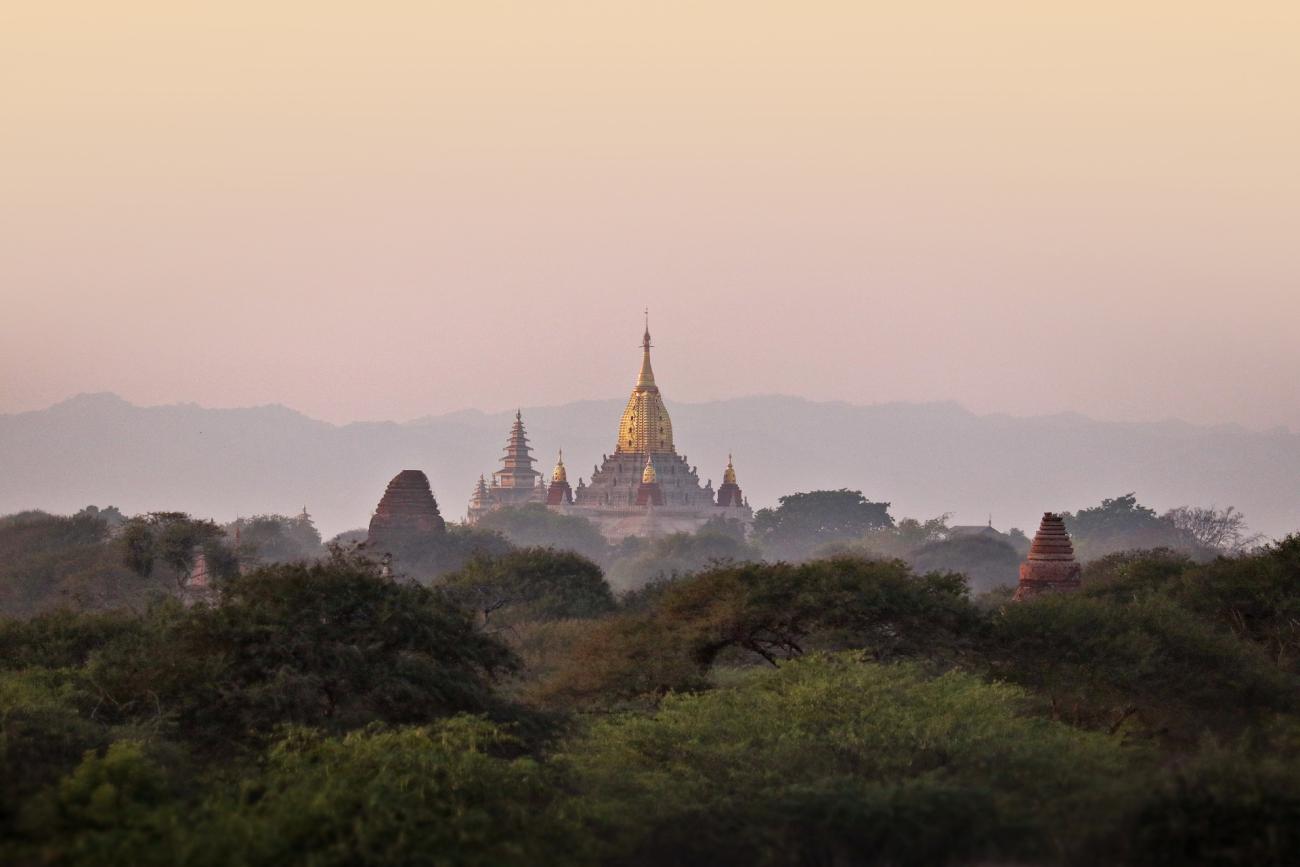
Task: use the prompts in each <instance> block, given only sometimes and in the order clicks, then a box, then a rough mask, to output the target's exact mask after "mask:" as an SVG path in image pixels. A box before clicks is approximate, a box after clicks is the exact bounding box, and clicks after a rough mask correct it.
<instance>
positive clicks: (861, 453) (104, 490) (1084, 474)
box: [0, 394, 1300, 535]
mask: <svg viewBox="0 0 1300 867" xmlns="http://www.w3.org/2000/svg"><path fill="white" fill-rule="evenodd" d="M669 406H670V408H671V410H672V413H673V424H674V433H675V437H676V440H677V443H678V447H679V449H681V450H682V451H683V452H684V453H685V454H686V455H687V456H688V457H689V458H690V460H691V462H692V463H694V464H696V465H697V466H698V467H699V471H700V475H701V477H702V478H709V477H711V478H712V479H713V480H714V483H715V484H717V483H718V482H719V481H720V479H721V476H722V468H723V467H724V466H725V463H726V457H727V452H728V451H729V450H731V451H734V452H735V456H736V457H735V460H736V469H737V472H738V473H739V477H740V485H741V487H742V488H743V489H744V491H745V494H746V495H747V496H748V497H749V499H750V502H751V504H752V505H754V507H755V508H758V507H761V506H766V505H772V504H774V503H775V501H776V498H777V497H779V496H780V495H782V494H786V493H791V492H794V491H800V490H810V489H814V488H835V487H848V488H858V489H861V490H862V491H864V492H865V493H866V494H867V495H868V496H869V497H871V498H873V499H882V500H888V501H891V502H893V504H894V508H893V513H894V515H895V516H904V515H911V516H915V517H930V516H933V515H936V514H939V513H941V512H953V513H954V515H955V518H954V520H955V521H956V522H958V523H983V522H984V521H985V520H986V519H987V517H988V516H989V514H992V517H993V522H994V524H995V525H996V526H998V527H1000V528H1004V529H1005V528H1006V527H1009V526H1020V527H1022V528H1024V529H1026V530H1029V531H1032V529H1033V528H1034V527H1035V526H1036V525H1037V518H1038V516H1039V515H1040V514H1041V513H1042V512H1043V511H1044V510H1046V509H1071V510H1073V509H1077V508H1081V507H1085V506H1089V505H1094V504H1096V503H1098V502H1100V500H1101V499H1102V498H1103V497H1109V496H1115V495H1117V494H1122V493H1125V492H1128V491H1136V492H1137V493H1138V495H1139V499H1140V500H1141V501H1142V502H1143V503H1145V504H1148V505H1151V506H1153V507H1155V508H1157V509H1161V510H1163V509H1165V508H1168V507H1171V506H1177V505H1183V504H1197V505H1210V504H1217V505H1219V506H1226V505H1229V504H1231V505H1235V506H1236V507H1237V508H1239V509H1241V510H1242V511H1244V512H1245V514H1246V516H1247V519H1248V520H1249V522H1250V525H1251V527H1252V528H1254V529H1256V530H1259V531H1262V532H1265V533H1268V534H1270V535H1282V534H1284V533H1286V532H1289V531H1295V530H1297V529H1300V434H1294V433H1290V432H1289V431H1286V430H1278V431H1270V432H1256V431H1249V430H1246V429H1244V428H1240V427H1237V426H1231V425H1224V426H1213V427H1202V426H1196V425H1191V424H1187V423H1184V422H1178V421H1168V422H1158V423H1142V424H1135V423H1116V422H1100V421H1095V420H1092V419H1088V418H1085V417H1083V416H1079V415H1073V414H1064V415H1053V416H1041V417H1034V418H1013V417H1011V416H1005V415H976V414H974V413H971V412H969V411H967V410H965V409H963V408H961V407H960V406H958V405H957V404H953V403H930V404H902V403H895V404H880V405H873V406H855V405H851V404H846V403H818V402H813V401H806V400H802V399H799V398H792V397H775V396H773V397H768V396H764V397H747V398H738V399H735V400H725V401H714V402H710V403H699V404H672V403H670V404H669ZM622 407H623V401H622V400H608V401H586V402H582V403H573V404H568V405H565V406H558V407H537V408H532V407H525V408H524V421H525V423H526V425H527V427H528V433H529V437H530V439H531V440H532V443H533V445H534V447H535V448H536V449H537V452H536V456H537V457H538V459H539V461H540V465H541V468H542V469H544V470H546V471H547V472H548V473H549V471H550V469H551V467H552V465H553V464H554V460H555V452H556V449H557V448H561V447H562V448H563V449H564V454H565V463H566V465H567V466H568V468H569V477H570V480H571V481H572V482H573V483H575V484H576V483H577V479H578V477H579V476H583V477H586V476H589V475H590V473H591V467H592V465H593V464H595V463H598V462H599V461H600V459H601V456H602V454H603V453H604V452H606V451H608V450H609V449H610V448H611V447H612V446H613V442H612V440H613V437H614V433H615V431H616V428H617V423H618V417H619V413H620V412H621V410H622ZM511 416H512V413H508V412H502V413H483V412H478V411H461V412H454V413H449V414H446V415H440V416H431V417H428V418H423V419H419V420H416V421H413V422H407V423H400V424H399V423H394V422H358V423H354V424H347V425H333V424H329V423H326V422H322V421H317V420H314V419H311V418H308V417H307V416H304V415H302V414H301V413H298V412H295V411H293V410H290V409H287V408H285V407H283V406H278V405H275V406H261V407H253V408H249V409H205V408H203V407H200V406H197V405H194V404H180V405H173V406H156V407H137V406H133V405H132V404H130V403H127V402H126V401H124V400H122V399H121V398H119V397H116V396H114V395H111V394H93V395H81V396H79V397H75V398H72V399H70V400H67V401H64V402H63V403H60V404H57V405H55V406H52V407H50V408H49V409H45V410H40V411H36V412H26V413H18V414H13V415H0V513H8V512H13V511H18V510H21V509H28V508H42V509H47V510H50V511H55V512H70V511H75V510H77V509H79V508H81V507H82V506H84V505H86V504H88V503H94V504H97V505H100V506H104V505H109V504H112V505H117V506H118V507H120V508H121V509H123V510H124V511H126V512H141V511H147V510H161V509H175V510H184V511H189V512H192V513H194V514H197V515H203V516H208V517H214V518H217V519H219V520H228V519H231V518H234V517H235V516H237V515H249V514H254V513H260V512H283V513H289V512H297V510H298V509H300V508H302V507H303V506H304V505H306V506H307V508H308V509H309V510H310V511H311V513H312V514H313V515H314V516H315V517H316V520H317V524H318V525H319V526H320V527H321V529H322V531H323V532H325V533H326V534H327V535H329V534H332V533H335V532H338V531H341V530H345V529H349V528H353V527H360V526H364V525H365V524H366V522H367V521H368V520H369V517H370V511H371V509H373V508H374V506H375V503H376V502H378V500H379V496H380V494H382V493H383V490H384V485H385V484H386V483H387V481H388V480H389V478H391V477H392V476H393V475H395V474H396V473H397V472H398V471H399V470H402V469H406V468H418V469H423V470H424V471H425V472H426V473H428V475H429V479H430V481H431V482H432V483H433V486H434V493H435V494H436V496H437V498H438V503H439V505H440V506H441V508H442V511H443V514H444V516H446V517H448V518H449V519H453V520H456V519H459V518H461V517H462V516H463V515H464V511H465V504H466V501H467V500H468V498H469V494H470V491H471V489H472V488H473V484H474V482H475V480H476V479H477V478H478V475H479V473H481V472H482V473H490V472H491V471H492V470H493V469H496V468H497V467H498V466H499V464H498V463H497V459H498V458H499V457H500V454H501V448H502V446H503V445H504V443H505V439H506V433H507V432H508V430H509V427H510V419H511Z"/></svg>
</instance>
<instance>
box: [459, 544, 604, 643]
mask: <svg viewBox="0 0 1300 867" xmlns="http://www.w3.org/2000/svg"><path fill="white" fill-rule="evenodd" d="M440 586H441V587H442V588H444V589H445V590H446V591H447V592H448V593H449V594H451V595H452V596H453V598H455V599H456V600H457V601H459V602H460V603H461V604H462V605H465V606H466V607H467V608H470V609H472V610H475V611H478V612H479V613H480V614H481V615H482V617H483V622H484V623H485V624H486V623H492V624H494V625H495V624H498V623H504V624H510V623H516V622H519V621H521V620H555V619H561V618H568V617H595V616H597V615H600V614H604V613H606V612H609V611H612V610H613V609H614V596H613V594H612V593H611V592H610V589H609V584H608V583H606V581H605V577H604V575H602V574H601V571H600V567H599V566H597V565H596V564H595V563H593V562H591V561H590V560H588V559H587V558H586V557H583V556H581V555H580V554H575V553H574V552H572V551H557V550H555V549H554V548H521V549H517V550H514V551H510V552H509V553H506V554H502V555H499V556H496V557H490V556H479V557H475V558H473V559H471V560H470V561H469V563H467V564H466V565H465V567H464V568H462V569H460V570H458V571H456V572H453V573H451V574H450V575H448V576H446V577H445V578H444V579H443V580H442V581H441V582H440Z"/></svg>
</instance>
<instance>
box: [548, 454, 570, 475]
mask: <svg viewBox="0 0 1300 867" xmlns="http://www.w3.org/2000/svg"><path fill="white" fill-rule="evenodd" d="M568 480H569V474H568V471H566V470H565V469H564V449H560V457H559V459H558V460H557V461H556V462H555V470H554V471H553V472H552V473H551V481H553V482H567V481H568Z"/></svg>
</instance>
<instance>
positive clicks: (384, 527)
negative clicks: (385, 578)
mask: <svg viewBox="0 0 1300 867" xmlns="http://www.w3.org/2000/svg"><path fill="white" fill-rule="evenodd" d="M446 532H447V525H446V523H445V522H444V521H443V520H442V515H441V514H439V512H438V502H437V501H436V500H435V499H434V498H433V489H432V488H430V487H429V478H428V476H426V475H425V474H424V473H422V472H421V471H419V470H402V471H401V472H400V473H398V474H397V475H396V476H393V480H392V481H391V482H389V483H388V488H387V489H386V490H385V491H384V496H383V498H382V499H380V501H379V506H378V507H377V508H376V509H375V514H374V516H373V517H372V518H371V519H370V532H369V534H368V535H367V537H366V548H367V550H370V551H372V552H377V553H393V552H395V551H399V550H405V549H407V548H409V547H410V546H411V545H413V544H419V543H420V542H424V541H427V540H428V539H429V537H431V536H441V535H443V534H444V533H446Z"/></svg>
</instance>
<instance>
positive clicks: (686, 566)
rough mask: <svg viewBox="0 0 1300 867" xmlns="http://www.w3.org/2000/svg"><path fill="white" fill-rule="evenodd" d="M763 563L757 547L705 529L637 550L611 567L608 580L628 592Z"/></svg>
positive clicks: (660, 540)
mask: <svg viewBox="0 0 1300 867" xmlns="http://www.w3.org/2000/svg"><path fill="white" fill-rule="evenodd" d="M761 559H762V554H761V552H760V551H759V550H758V547H757V546H755V545H751V544H749V543H747V542H745V540H744V539H743V538H738V537H737V536H736V535H735V534H734V533H732V532H718V531H717V529H716V527H715V528H713V529H709V528H704V529H701V530H700V531H699V532H696V533H672V534H669V535H667V536H662V537H660V538H657V539H652V540H650V541H649V542H647V543H645V544H644V545H640V546H638V547H637V548H636V549H635V552H634V553H633V554H631V556H626V557H620V558H618V559H615V560H614V561H613V562H612V563H611V564H610V567H609V580H610V584H612V585H613V586H614V587H615V588H617V589H618V590H620V591H624V592H627V591H633V590H638V589H640V588H642V587H644V586H646V585H647V584H650V583H651V582H654V581H660V580H667V579H671V578H673V577H675V576H680V575H685V574H688V573H691V572H696V571H699V570H700V569H705V568H709V567H712V566H716V565H721V564H724V563H729V562H750V561H757V560H761Z"/></svg>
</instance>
